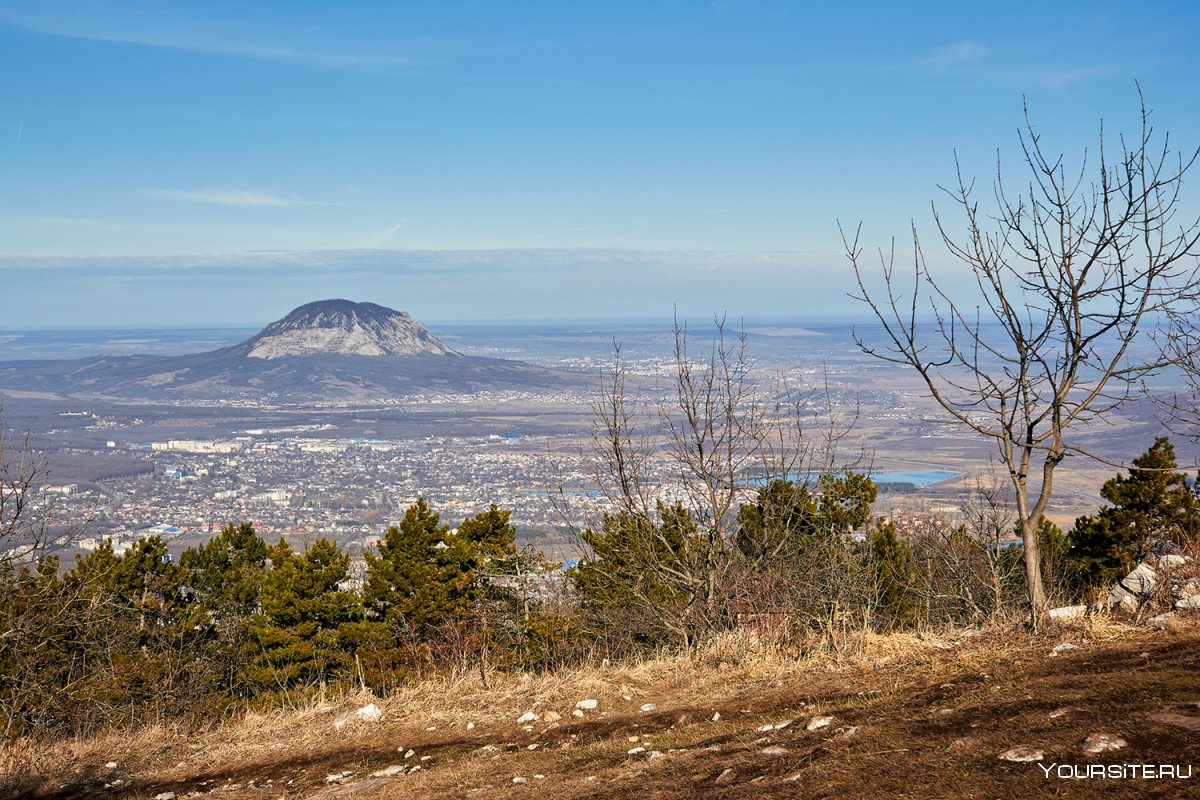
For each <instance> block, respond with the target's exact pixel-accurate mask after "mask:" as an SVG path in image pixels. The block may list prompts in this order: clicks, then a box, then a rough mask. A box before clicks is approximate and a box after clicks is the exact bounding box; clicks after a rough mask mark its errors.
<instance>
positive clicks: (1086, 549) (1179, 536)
mask: <svg viewBox="0 0 1200 800" xmlns="http://www.w3.org/2000/svg"><path fill="white" fill-rule="evenodd" d="M1133 466H1134V467H1135V469H1133V470H1131V471H1130V473H1129V475H1128V476H1122V475H1118V476H1116V477H1114V478H1112V479H1110V480H1109V481H1107V482H1106V483H1105V484H1104V486H1103V487H1102V488H1101V490H1100V494H1101V495H1102V496H1103V497H1104V499H1105V500H1107V501H1108V502H1109V503H1110V504H1111V505H1109V506H1105V507H1104V508H1102V509H1100V511H1099V512H1097V513H1096V514H1094V515H1092V516H1086V517H1080V518H1079V519H1077V520H1076V521H1075V527H1074V528H1073V529H1072V531H1071V537H1070V538H1071V550H1070V559H1071V561H1072V562H1073V564H1074V565H1075V567H1076V568H1077V569H1078V570H1079V572H1080V574H1081V575H1082V577H1083V578H1084V579H1085V580H1086V581H1088V582H1091V583H1093V584H1099V585H1104V584H1107V583H1110V582H1111V581H1113V580H1115V579H1117V578H1119V577H1121V576H1122V575H1124V574H1125V573H1127V572H1128V571H1129V570H1130V569H1132V568H1133V567H1134V566H1135V565H1136V564H1137V563H1138V562H1139V561H1141V560H1142V559H1143V558H1145V556H1146V555H1147V553H1149V552H1150V550H1151V548H1152V547H1154V546H1155V545H1156V544H1157V543H1158V542H1159V541H1160V540H1168V541H1173V542H1182V541H1184V540H1187V539H1191V538H1194V537H1196V536H1197V535H1200V503H1197V499H1196V495H1195V494H1194V493H1193V492H1192V491H1191V489H1190V488H1189V487H1188V485H1187V477H1186V476H1185V475H1184V474H1183V473H1182V472H1178V471H1176V462H1175V448H1174V446H1172V444H1171V443H1170V441H1168V439H1167V438H1166V437H1165V436H1160V437H1159V438H1157V439H1155V440H1154V444H1153V445H1152V446H1151V447H1150V449H1149V450H1147V451H1146V452H1145V453H1143V454H1142V455H1140V456H1138V457H1137V458H1135V459H1134V460H1133Z"/></svg>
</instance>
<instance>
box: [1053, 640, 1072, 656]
mask: <svg viewBox="0 0 1200 800" xmlns="http://www.w3.org/2000/svg"><path fill="white" fill-rule="evenodd" d="M1078 649H1079V648H1078V646H1077V645H1074V644H1071V643H1070V642H1063V643H1062V644H1059V645H1055V646H1054V647H1053V648H1052V649H1051V650H1050V655H1052V656H1056V655H1058V654H1059V653H1065V652H1067V651H1068V650H1078Z"/></svg>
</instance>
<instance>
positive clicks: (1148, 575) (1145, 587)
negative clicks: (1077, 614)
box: [1106, 561, 1158, 611]
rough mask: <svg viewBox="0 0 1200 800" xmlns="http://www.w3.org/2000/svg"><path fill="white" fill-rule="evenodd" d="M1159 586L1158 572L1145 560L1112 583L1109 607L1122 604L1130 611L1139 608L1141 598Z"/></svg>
mask: <svg viewBox="0 0 1200 800" xmlns="http://www.w3.org/2000/svg"><path fill="white" fill-rule="evenodd" d="M1156 588H1158V572H1156V571H1155V569H1154V567H1152V566H1150V565H1149V564H1148V563H1146V562H1145V561H1143V562H1142V563H1140V564H1138V565H1137V566H1136V567H1134V568H1133V570H1132V571H1131V572H1130V573H1129V574H1128V575H1126V576H1125V577H1124V578H1122V579H1121V580H1119V581H1117V582H1116V583H1114V584H1113V585H1112V588H1111V589H1110V590H1109V593H1108V600H1107V601H1106V603H1107V605H1108V607H1109V608H1112V607H1113V606H1118V605H1119V606H1122V607H1124V608H1126V609H1128V610H1130V611H1134V610H1136V609H1137V607H1138V605H1139V604H1140V600H1141V598H1143V597H1148V596H1149V595H1151V594H1153V593H1154V590H1155V589H1156Z"/></svg>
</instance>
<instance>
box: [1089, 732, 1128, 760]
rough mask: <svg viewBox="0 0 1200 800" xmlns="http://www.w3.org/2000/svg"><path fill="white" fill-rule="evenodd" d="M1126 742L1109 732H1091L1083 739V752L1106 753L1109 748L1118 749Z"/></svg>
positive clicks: (1091, 753)
mask: <svg viewBox="0 0 1200 800" xmlns="http://www.w3.org/2000/svg"><path fill="white" fill-rule="evenodd" d="M1128 744H1129V743H1128V742H1126V741H1125V740H1124V739H1122V738H1121V737H1120V736H1116V735H1114V734H1111V733H1093V734H1089V735H1088V737H1087V738H1086V739H1084V740H1083V752H1085V753H1088V754H1090V755H1096V754H1098V753H1107V752H1108V751H1109V750H1120V749H1121V748H1122V747H1125V746H1127V745H1128Z"/></svg>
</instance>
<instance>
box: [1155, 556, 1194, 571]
mask: <svg viewBox="0 0 1200 800" xmlns="http://www.w3.org/2000/svg"><path fill="white" fill-rule="evenodd" d="M1190 560H1191V559H1189V558H1188V557H1187V556H1181V555H1176V554H1174V553H1168V554H1167V555H1165V556H1159V557H1158V568H1159V569H1178V568H1179V567H1182V566H1183V565H1184V564H1186V563H1188V562H1189V561H1190Z"/></svg>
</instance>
